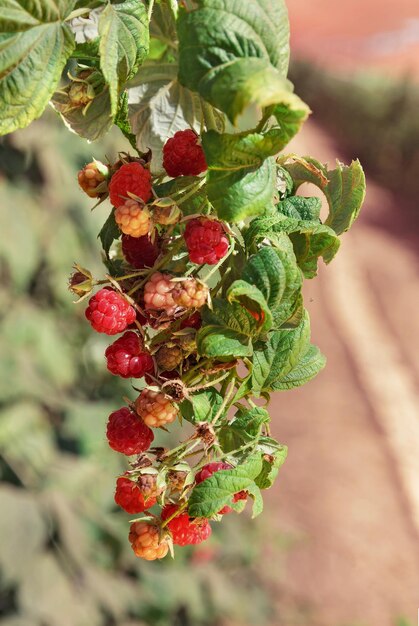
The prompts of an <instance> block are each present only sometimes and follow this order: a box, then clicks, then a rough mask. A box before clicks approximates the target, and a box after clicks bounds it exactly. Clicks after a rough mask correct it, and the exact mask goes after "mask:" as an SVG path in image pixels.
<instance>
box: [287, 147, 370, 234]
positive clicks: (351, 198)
mask: <svg viewBox="0 0 419 626" xmlns="http://www.w3.org/2000/svg"><path fill="white" fill-rule="evenodd" d="M283 167H284V168H285V169H286V170H287V171H288V172H289V173H290V174H291V176H292V178H293V180H294V190H295V191H296V190H297V189H298V188H299V187H300V186H301V185H302V184H303V183H305V182H309V183H313V184H314V185H316V186H317V187H318V188H319V189H321V190H322V191H323V193H324V195H325V196H326V199H327V202H328V204H329V216H328V218H327V220H326V222H325V224H326V225H327V226H329V227H330V228H332V229H333V230H334V231H335V233H336V234H337V235H341V234H342V233H343V232H345V231H347V230H349V228H350V227H351V225H352V224H353V222H354V221H355V220H356V218H357V217H358V215H359V212H360V210H361V207H362V204H363V202H364V199H365V191H366V182H365V174H364V171H363V169H362V166H361V164H360V162H359V161H358V160H356V161H352V163H351V165H349V166H348V165H344V164H343V163H340V162H339V161H337V167H336V169H334V170H328V168H327V166H325V165H322V164H321V163H319V161H316V159H313V158H311V157H305V158H304V159H299V160H298V161H296V162H294V163H290V164H285V165H284V166H283Z"/></svg>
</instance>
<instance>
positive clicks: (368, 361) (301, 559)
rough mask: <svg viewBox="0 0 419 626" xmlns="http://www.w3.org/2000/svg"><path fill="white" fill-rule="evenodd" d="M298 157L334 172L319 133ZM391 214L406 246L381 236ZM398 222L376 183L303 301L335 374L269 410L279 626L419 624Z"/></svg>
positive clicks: (417, 454) (413, 282) (414, 266)
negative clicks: (276, 460)
mask: <svg viewBox="0 0 419 626" xmlns="http://www.w3.org/2000/svg"><path fill="white" fill-rule="evenodd" d="M293 148H294V149H295V151H296V152H299V153H300V154H307V153H311V154H314V155H316V156H317V157H318V158H319V159H320V160H323V161H325V162H327V161H329V162H330V164H332V163H333V160H332V155H333V157H334V156H335V155H336V154H338V152H337V148H336V147H335V146H333V145H332V142H331V141H330V140H329V139H328V138H327V136H325V135H324V134H323V133H322V132H321V131H319V130H318V129H317V128H316V126H315V125H313V124H312V123H311V124H308V125H307V127H306V129H305V131H304V132H303V133H302V135H301V139H299V140H298V144H296V145H294V147H293ZM392 214H393V215H394V217H395V219H396V218H397V220H398V224H399V231H398V236H397V237H395V236H393V235H392V232H391V230H388V229H386V228H385V227H384V226H383V228H379V227H378V226H377V224H383V225H384V224H391V220H389V219H388V217H389V215H390V216H391V215H392ZM403 216H404V213H403V210H402V208H401V207H400V206H399V205H398V204H395V202H394V201H393V199H392V197H391V196H390V195H387V194H386V193H384V192H382V191H380V190H379V189H377V188H375V187H374V185H373V184H370V185H369V193H368V201H367V204H366V206H365V209H364V214H363V216H362V218H360V220H359V221H358V223H357V225H356V226H355V228H354V230H353V231H352V233H351V234H349V235H346V237H345V238H344V240H343V246H342V250H341V255H340V258H339V259H336V260H335V261H334V262H333V263H332V265H331V266H329V267H325V266H323V267H322V268H321V272H320V277H319V279H317V280H316V281H313V282H312V283H310V284H309V286H308V289H307V292H306V302H307V306H308V308H309V311H310V314H311V317H312V326H313V337H314V341H315V342H316V343H317V344H318V345H319V346H320V347H321V349H322V350H323V352H324V353H325V354H326V355H327V357H328V367H327V369H326V370H325V371H324V372H323V373H322V374H321V375H320V376H319V377H318V378H317V379H316V380H315V381H313V382H312V383H310V384H309V385H308V386H307V387H306V388H304V389H303V390H296V391H293V392H290V393H287V394H283V395H277V396H276V401H275V402H274V404H273V406H272V413H273V415H274V419H273V421H274V424H275V426H274V430H275V435H276V436H277V437H278V438H279V439H280V440H281V441H283V442H285V443H287V444H288V445H289V450H290V452H289V458H288V460H287V463H286V465H285V466H284V469H283V472H282V475H281V477H280V479H279V481H278V484H277V486H276V488H275V489H274V490H273V491H272V492H271V493H270V498H269V503H268V514H269V513H270V515H271V517H272V523H273V524H274V528H276V529H277V530H278V532H279V533H280V534H281V535H282V537H283V533H285V536H286V537H288V540H289V542H290V545H289V550H288V552H287V558H286V566H285V568H282V569H280V567H279V566H277V562H281V561H282V562H283V557H282V558H281V557H280V555H281V553H282V554H283V545H282V546H277V547H274V548H273V553H272V554H269V555H268V558H270V559H271V561H270V562H271V564H272V567H269V571H271V570H272V571H273V572H274V573H275V576H274V580H271V584H272V587H273V589H274V590H275V593H276V596H277V598H278V601H277V610H278V617H277V619H276V621H275V626H294V625H295V626H297V625H299V626H303V625H304V626H361V625H365V626H394V625H395V624H396V619H397V618H398V617H400V616H405V617H406V618H409V619H410V620H411V622H412V624H415V623H416V615H417V609H418V607H419V543H418V539H419V415H418V407H419V391H418V390H419V385H418V381H419V359H418V353H417V350H416V349H415V343H416V338H417V337H418V336H419V316H418V315H417V314H415V311H414V297H413V295H412V294H413V293H415V291H416V293H417V289H418V287H419V273H418V259H417V256H415V254H414V251H413V248H412V247H411V245H404V242H403V240H402V239H400V232H402V231H403V228H405V229H406V232H407V231H408V230H409V231H411V230H412V225H411V224H409V223H405V224H403V220H404V219H405V218H404V217H403ZM410 234H411V233H410ZM411 243H412V240H411V239H410V240H409V244H411ZM417 243H418V242H416V244H417ZM275 414H276V415H275ZM278 536H280V535H278ZM277 559H278V561H277Z"/></svg>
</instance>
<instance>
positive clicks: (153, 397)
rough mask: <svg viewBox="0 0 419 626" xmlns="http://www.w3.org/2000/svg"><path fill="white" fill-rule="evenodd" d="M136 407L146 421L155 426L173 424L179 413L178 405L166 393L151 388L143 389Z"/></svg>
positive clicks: (148, 424)
mask: <svg viewBox="0 0 419 626" xmlns="http://www.w3.org/2000/svg"><path fill="white" fill-rule="evenodd" d="M135 408H136V410H137V413H138V415H139V416H140V417H142V419H143V420H144V423H145V424H147V426H150V427H153V428H160V426H164V425H165V424H171V423H172V422H174V420H175V419H176V417H177V414H178V407H177V406H176V405H175V404H173V403H172V402H171V401H170V399H169V398H168V397H167V396H165V395H164V393H160V392H158V391H152V390H151V389H143V390H142V392H141V393H140V395H139V396H138V398H137V400H136V403H135Z"/></svg>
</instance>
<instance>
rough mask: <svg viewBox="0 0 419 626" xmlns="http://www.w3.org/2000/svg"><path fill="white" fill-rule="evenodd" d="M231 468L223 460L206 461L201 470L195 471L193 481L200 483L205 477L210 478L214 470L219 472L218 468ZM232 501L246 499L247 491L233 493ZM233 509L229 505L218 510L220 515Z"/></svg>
mask: <svg viewBox="0 0 419 626" xmlns="http://www.w3.org/2000/svg"><path fill="white" fill-rule="evenodd" d="M228 469H232V466H231V465H229V464H228V463H224V462H223V461H218V462H213V463H208V464H207V465H205V466H204V467H203V468H202V469H201V471H199V472H198V473H197V475H196V476H195V482H196V484H197V485H199V483H202V482H203V481H204V480H206V479H207V478H210V477H211V476H212V475H213V474H215V472H219V471H220V470H228ZM232 500H233V502H238V501H239V500H247V492H246V491H239V492H238V493H235V494H234V495H233V497H232ZM232 510H233V509H232V508H231V507H230V506H224V507H223V508H222V509H221V511H219V514H220V515H225V514H226V513H231V511H232Z"/></svg>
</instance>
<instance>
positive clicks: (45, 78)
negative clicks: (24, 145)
mask: <svg viewBox="0 0 419 626" xmlns="http://www.w3.org/2000/svg"><path fill="white" fill-rule="evenodd" d="M73 5H74V2H73V1H72V0H51V1H50V2H47V3H45V2H30V3H21V4H19V3H18V2H16V1H15V0H2V1H1V3H0V33H1V34H0V51H1V54H0V100H1V103H2V107H1V113H0V134H1V135H4V134H6V133H10V132H12V131H14V130H16V129H17V128H22V127H24V126H27V125H28V124H29V123H30V122H31V121H32V120H34V119H36V118H37V117H39V116H40V115H41V113H42V112H43V111H44V109H45V107H46V105H47V104H48V101H49V99H50V98H51V96H52V94H53V93H54V90H55V88H56V86H57V83H58V81H59V79H60V76H61V73H62V71H63V69H64V66H65V64H66V61H67V59H68V57H69V56H70V54H71V52H72V50H73V48H74V45H75V42H74V36H73V34H72V32H71V30H70V27H69V25H68V24H66V23H65V21H64V20H65V18H66V17H67V16H68V14H69V13H70V11H71V9H72V7H73Z"/></svg>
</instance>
